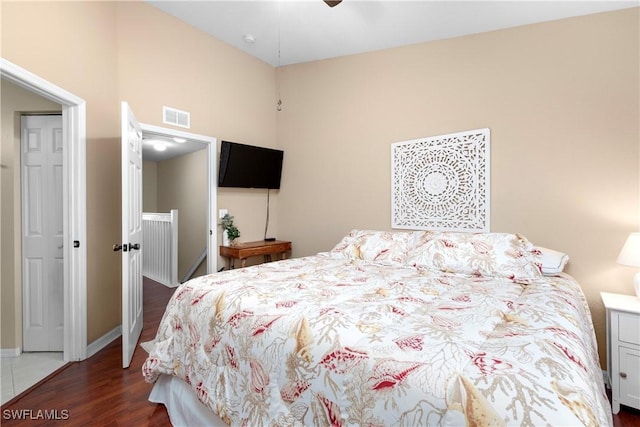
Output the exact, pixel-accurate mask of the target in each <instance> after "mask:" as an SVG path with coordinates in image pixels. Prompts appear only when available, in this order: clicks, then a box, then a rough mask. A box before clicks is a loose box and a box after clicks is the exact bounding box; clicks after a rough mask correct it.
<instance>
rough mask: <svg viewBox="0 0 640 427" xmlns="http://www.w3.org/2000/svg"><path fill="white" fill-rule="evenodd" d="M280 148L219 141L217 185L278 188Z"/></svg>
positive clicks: (282, 152)
mask: <svg viewBox="0 0 640 427" xmlns="http://www.w3.org/2000/svg"><path fill="white" fill-rule="evenodd" d="M283 158H284V151H282V150H274V149H272V148H265V147H256V146H254V145H246V144H239V143H237V142H229V141H222V143H221V145H220V168H219V170H218V187H236V188H270V189H279V188H280V177H281V175H282V160H283Z"/></svg>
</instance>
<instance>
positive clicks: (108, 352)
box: [0, 278, 175, 427]
mask: <svg viewBox="0 0 640 427" xmlns="http://www.w3.org/2000/svg"><path fill="white" fill-rule="evenodd" d="M174 290H175V289H172V288H167V287H166V286H163V285H161V284H158V283H155V282H153V281H151V280H148V279H146V278H145V280H144V326H143V329H142V335H141V337H140V342H144V341H149V340H152V339H153V338H154V337H155V334H156V330H157V328H158V324H159V323H160V319H161V318H162V314H163V313H164V309H165V307H166V305H167V302H168V301H169V298H171V295H172V294H173V292H174ZM146 357H147V353H146V352H145V351H144V350H143V349H142V348H140V347H138V348H137V349H136V351H135V353H134V355H133V359H132V361H131V365H130V366H129V368H128V369H122V341H121V340H120V339H117V340H115V341H113V342H112V343H111V344H109V345H108V346H107V347H105V348H104V349H102V350H101V351H100V352H98V353H97V354H95V355H94V356H93V357H91V358H89V359H87V360H84V361H82V362H74V363H69V364H67V365H65V366H64V367H63V368H61V369H60V370H58V371H56V372H54V373H53V374H52V375H50V376H49V377H47V378H45V379H44V380H43V381H41V382H39V383H38V384H36V385H35V386H33V387H31V388H30V389H28V390H26V391H25V392H24V393H22V394H20V395H18V396H16V397H15V398H14V399H12V400H10V401H9V402H7V403H6V404H5V405H2V411H1V413H2V419H1V420H0V423H1V424H2V426H3V427H4V426H14V425H20V426H51V425H60V426H170V425H171V423H170V422H169V416H168V415H167V411H166V409H165V407H164V406H163V405H156V404H154V403H151V402H149V401H148V400H147V398H148V396H149V392H150V391H151V385H150V384H147V383H146V382H145V381H144V378H143V377H142V371H141V368H142V364H143V363H144V360H145V359H146ZM39 410H42V411H48V412H49V415H51V414H53V415H54V416H55V415H57V416H58V418H67V419H60V420H58V421H57V422H55V421H51V420H44V419H41V420H37V419H35V420H34V419H32V418H36V417H38V416H39V415H43V416H44V415H45V414H43V413H41V412H40V413H39V412H38V411H39ZM55 410H57V414H56V413H55V412H54V411H55ZM7 411H10V412H7ZM28 411H30V412H28ZM65 411H66V412H65ZM16 414H20V415H22V416H23V419H22V420H19V419H11V418H13V417H14V416H15V415H16ZM24 417H26V418H27V420H28V421H25V419H24Z"/></svg>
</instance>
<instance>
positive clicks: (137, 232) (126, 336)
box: [114, 102, 143, 368]
mask: <svg viewBox="0 0 640 427" xmlns="http://www.w3.org/2000/svg"><path fill="white" fill-rule="evenodd" d="M141 244H142V130H141V129H140V124H139V123H138V121H137V120H136V118H135V116H134V115H133V112H132V111H131V109H130V108H129V105H128V104H127V103H126V102H123V103H122V248H121V249H122V367H123V368H128V367H129V364H130V363H131V358H132V357H133V352H134V351H135V349H136V345H137V343H138V338H140V333H141V332H142V249H143V248H141ZM114 249H115V248H114Z"/></svg>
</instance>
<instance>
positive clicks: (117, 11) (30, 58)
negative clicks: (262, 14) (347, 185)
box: [0, 1, 276, 348]
mask: <svg viewBox="0 0 640 427" xmlns="http://www.w3.org/2000/svg"><path fill="white" fill-rule="evenodd" d="M0 8H1V11H0V12H1V25H0V27H1V40H2V46H1V47H2V50H1V54H2V57H3V58H5V59H7V60H9V61H11V62H13V63H15V64H17V65H19V66H20V67H22V68H25V69H27V70H29V71H31V72H33V73H35V74H37V75H39V76H40V77H42V78H44V79H46V80H48V81H50V82H52V83H54V84H56V85H57V86H60V87H61V88H63V89H65V90H67V91H69V92H71V93H73V94H74V95H76V96H79V97H81V98H83V99H85V100H86V102H87V233H88V236H87V242H86V243H87V257H88V262H87V294H88V295H87V313H88V324H87V340H88V342H92V341H94V340H96V339H98V338H100V337H101V336H103V335H104V334H106V333H108V332H109V331H111V330H112V329H113V328H115V327H117V326H118V325H119V324H120V317H121V313H120V304H121V302H120V301H121V291H120V287H121V284H120V274H121V257H120V256H119V255H118V254H115V253H114V252H113V251H112V245H113V244H114V243H116V242H118V241H119V240H120V233H121V232H120V206H121V194H120V193H121V190H120V123H119V122H120V101H128V102H129V103H130V105H131V107H132V109H133V110H134V112H135V114H136V116H137V118H138V120H139V121H140V122H143V123H147V124H151V125H157V126H163V124H162V106H163V105H167V106H171V107H175V108H179V109H182V110H187V111H190V112H191V124H192V127H191V129H189V132H193V133H197V134H202V135H209V136H215V137H217V138H219V139H238V140H241V141H244V142H246V143H252V144H257V145H264V146H275V135H276V132H275V129H276V121H275V107H274V106H275V70H274V69H273V67H271V66H269V65H267V64H265V63H263V62H261V61H259V60H257V59H254V58H252V57H250V56H248V55H246V54H245V53H243V52H240V51H238V50H236V49H233V48H231V47H230V46H228V45H226V44H224V43H222V42H220V41H218V40H215V39H213V38H211V37H209V36H206V35H204V34H203V33H202V32H200V31H197V30H196V29H194V28H193V27H190V26H187V25H185V24H183V23H181V22H179V21H178V20H176V19H174V18H172V17H170V16H168V15H166V14H164V13H162V12H160V11H158V10H157V9H155V8H153V7H151V6H149V5H147V4H146V3H144V2H109V1H105V2H28V1H21V2H2V3H0ZM181 130H183V129H181ZM3 162H4V159H3ZM236 198H238V199H239V200H240V202H239V203H238V205H242V206H243V207H245V206H246V207H247V210H245V211H244V212H239V209H236V208H235V199H236ZM221 199H222V200H223V201H224V202H225V205H226V206H227V207H228V208H229V209H230V210H237V211H238V213H237V216H238V218H239V220H242V221H245V222H251V216H252V212H253V211H255V210H257V209H262V201H261V200H252V201H250V202H248V203H247V202H246V200H245V197H244V196H243V195H242V194H240V195H239V196H236V195H235V194H234V192H228V193H227V194H225V195H224V197H222V196H221ZM3 209H4V200H3ZM14 280H15V279H14ZM3 304H4V302H3ZM2 320H3V329H4V328H5V327H6V328H7V329H8V330H10V331H11V330H16V328H18V327H19V326H18V325H17V324H11V323H8V324H6V325H5V323H4V320H5V318H4V314H3V318H2ZM13 345H14V344H13V343H5V334H4V333H3V335H2V343H1V347H2V348H11V347H12V346H13Z"/></svg>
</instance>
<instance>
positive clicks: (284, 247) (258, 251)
mask: <svg viewBox="0 0 640 427" xmlns="http://www.w3.org/2000/svg"><path fill="white" fill-rule="evenodd" d="M290 251H291V242H288V241H285V240H271V241H269V240H258V241H256V242H243V243H237V244H234V245H232V246H220V256H223V257H225V258H227V269H231V266H232V263H233V260H234V259H239V260H240V264H241V266H242V267H244V266H245V265H246V264H247V258H249V257H252V256H259V255H263V256H264V262H269V261H271V255H273V254H280V258H281V259H286V257H287V252H290Z"/></svg>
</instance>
